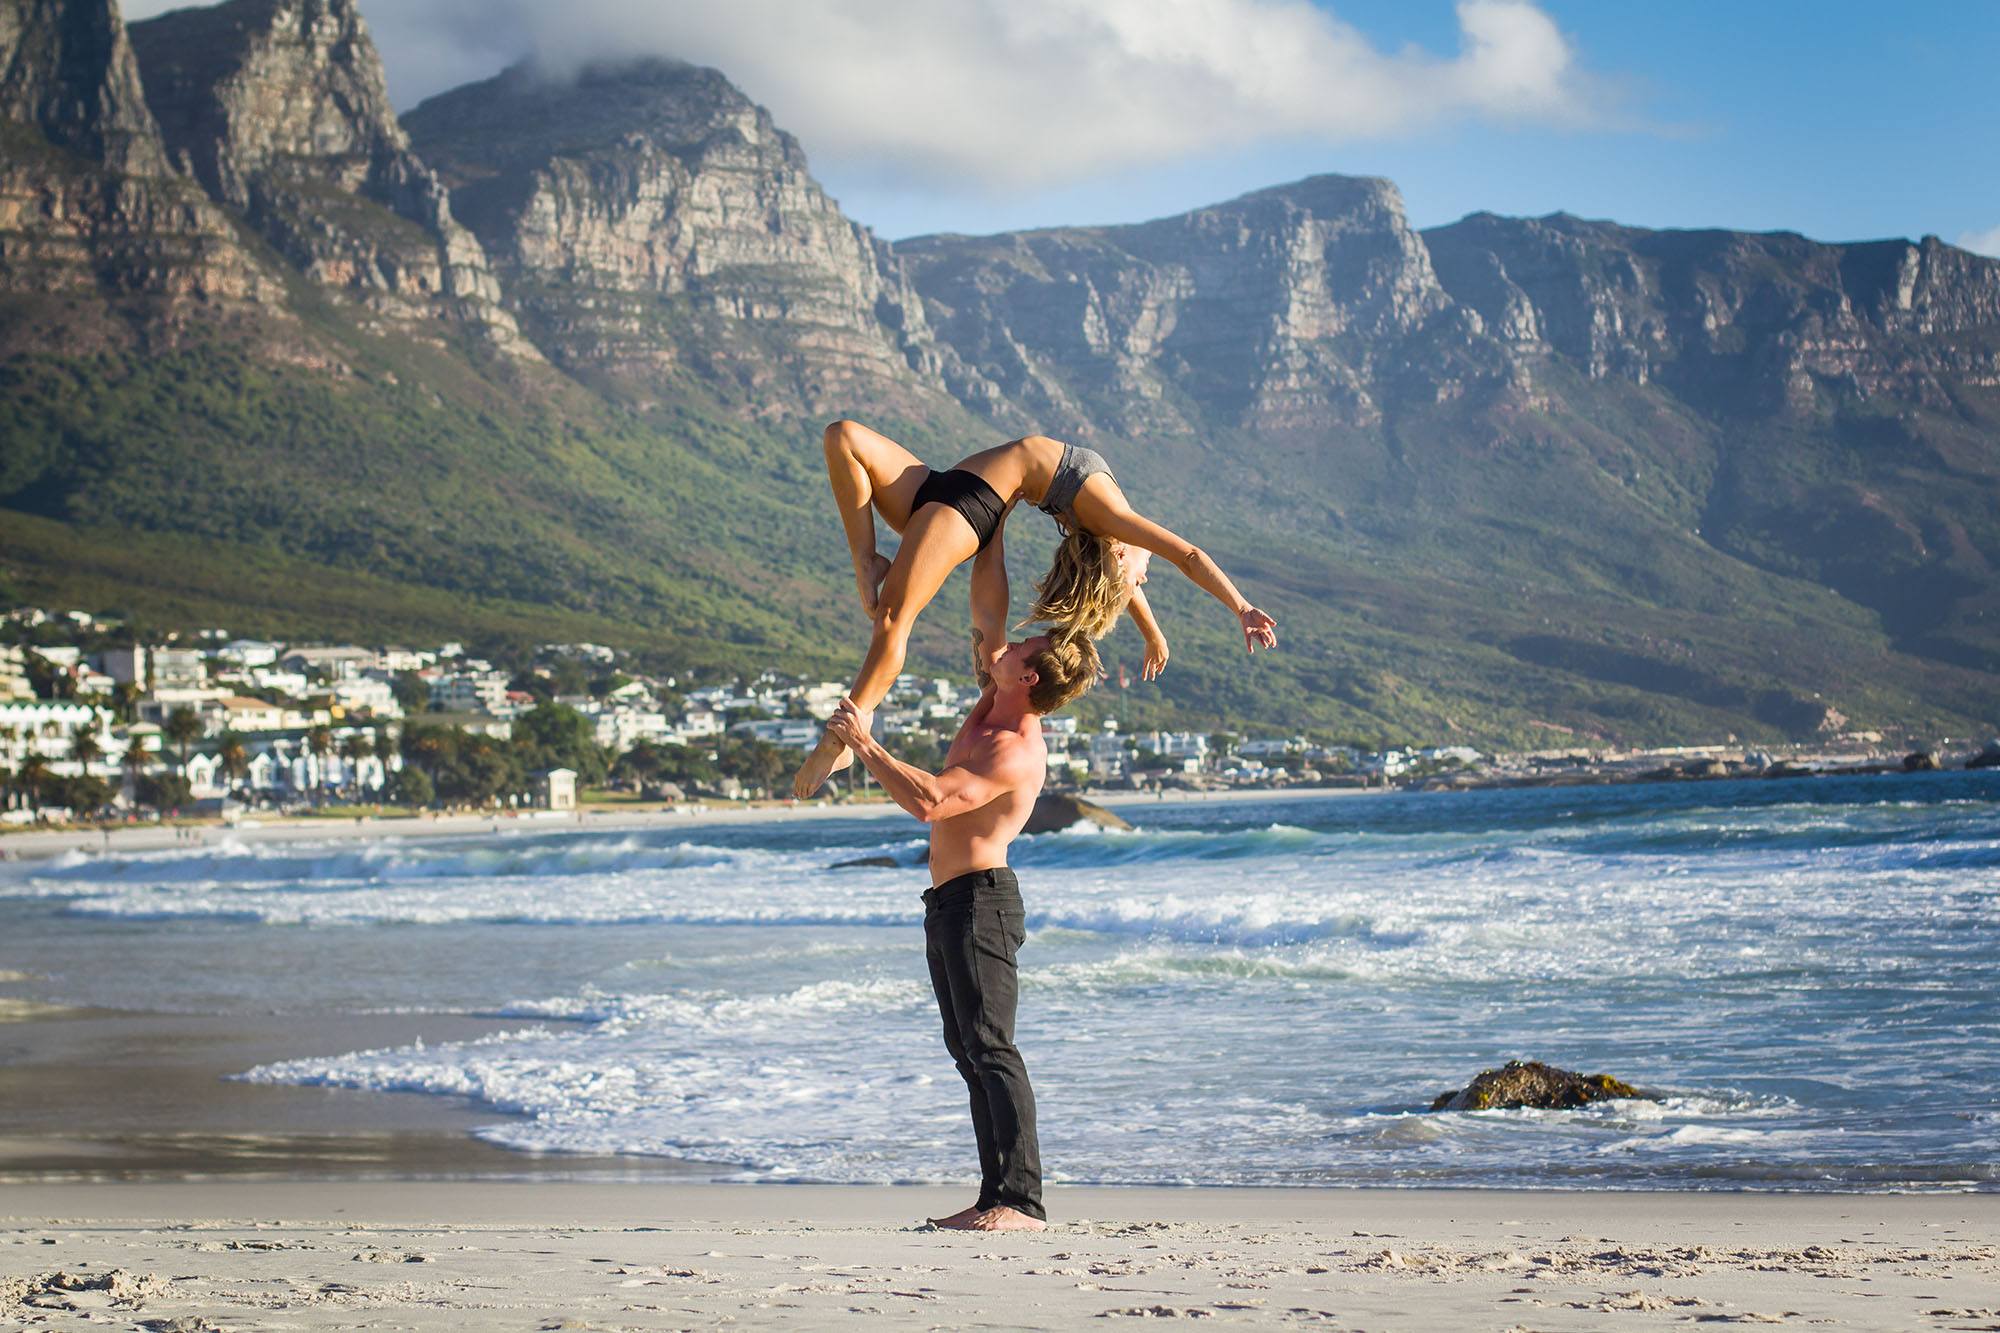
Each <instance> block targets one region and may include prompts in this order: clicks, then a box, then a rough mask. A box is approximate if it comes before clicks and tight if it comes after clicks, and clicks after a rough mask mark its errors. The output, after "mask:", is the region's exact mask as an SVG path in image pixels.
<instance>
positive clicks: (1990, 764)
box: [1965, 736, 2000, 768]
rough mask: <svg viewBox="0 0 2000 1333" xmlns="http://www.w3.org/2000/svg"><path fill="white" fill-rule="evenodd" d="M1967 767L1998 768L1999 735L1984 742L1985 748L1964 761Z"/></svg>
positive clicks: (1999, 756) (1999, 758) (1999, 765)
mask: <svg viewBox="0 0 2000 1333" xmlns="http://www.w3.org/2000/svg"><path fill="white" fill-rule="evenodd" d="M1965 766H1966V767H1967V768H2000V736H1996V737H1995V738H1993V739H1992V740H1990V741H1988V742H1986V748H1985V749H1983V750H1981V751H1980V752H1979V753H1978V754H1976V755H1974V756H1972V758H1970V759H1968V760H1966V761H1965Z"/></svg>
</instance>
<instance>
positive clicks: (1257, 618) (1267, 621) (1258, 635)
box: [1236, 606, 1278, 653]
mask: <svg viewBox="0 0 2000 1333" xmlns="http://www.w3.org/2000/svg"><path fill="white" fill-rule="evenodd" d="M1236 618H1237V619H1238V620H1240V621H1242V622H1243V646H1244V647H1245V648H1247V649H1249V650H1250V651H1251V652H1253V653H1254V652H1256V651H1257V645H1259V644H1262V645H1263V646H1264V647H1266V648H1276V647H1277V646H1278V622H1277V621H1275V620H1273V619H1271V617H1269V616H1267V615H1265V614H1264V613H1263V612H1262V611H1259V610H1258V609H1257V608H1256V607H1254V606H1253V607H1249V608H1247V609H1245V610H1244V611H1243V612H1241V613H1240V614H1239V615H1238V616H1237V617H1236Z"/></svg>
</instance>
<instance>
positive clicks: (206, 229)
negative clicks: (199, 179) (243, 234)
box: [0, 0, 276, 350]
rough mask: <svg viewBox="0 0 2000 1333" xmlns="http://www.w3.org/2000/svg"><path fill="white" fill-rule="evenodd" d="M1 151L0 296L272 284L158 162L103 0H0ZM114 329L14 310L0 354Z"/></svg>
mask: <svg viewBox="0 0 2000 1333" xmlns="http://www.w3.org/2000/svg"><path fill="white" fill-rule="evenodd" d="M0 146H4V152H3V153H0V291H5V292H10V293H14V294H16V295H18V296H20V297H23V298H28V297H36V296H46V295H49V294H53V293H81V292H95V291H100V290H102V291H105V292H107V293H108V294H110V295H111V296H112V297H113V298H114V299H125V298H166V299H167V300H168V301H169V302H170V303H179V302H184V301H188V300H195V301H209V302H218V301H219V302H230V301H246V300H258V299H263V298H264V297H267V296H269V295H270V294H271V293H272V292H273V291H274V290H275V288H276V283H275V281H274V280H273V278H272V277H271V276H270V275H268V274H267V273H265V272H264V271H263V270H262V268H261V266H259V265H258V264H256V263H255V262H254V261H253V260H252V259H251V258H250V257H249V256H248V255H247V254H246V253H245V251H244V250H243V248H242V247H241V246H240V245H239V244H238V241H237V237H236V233H235V230H234V228H233V227H232V226H231V224H230V222H229V220H228V218H227V217H226V216H225V215H224V214H223V213H222V212H221V211H220V210H218V209H216V208H215V207H214V206H213V205H211V204H210V203H209V202H208V201H207V200H206V199H204V198H203V197H202V194H201V192H200V190H199V189H196V188H195V187H194V185H193V183H192V182H191V181H188V180H187V179H185V178H184V177H181V176H179V175H178V174H177V173H175V172H174V171H173V170H172V168H171V167H170V166H169V165H168V162H167V156H166V153H165V151H164V149H163V148H162V146H161V143H160V139H159V135H158V132H157V129H156V127H155V126H154V123H153V118H152V116H151V114H150V113H149V112H148V111H147V109H146V103H145V100H144V97H143V95H142V93H141V91H140V82H139V71H138V65H137V63H136V61H135V60H134V59H133V55H132V48H131V46H130V44H129V43H128V42H127V40H126V37H125V28H124V24H123V23H122V22H121V21H120V19H119V14H118V8H117V5H116V4H115V3H114V2H113V0H0ZM178 318H180V316H178V315H170V316H169V317H168V321H167V322H168V323H169V324H171V323H172V322H173V321H174V320H176V319H178ZM114 323H115V321H106V320H104V319H101V318H99V317H97V312H96V311H95V310H93V309H90V308H84V309H78V310H72V311H70V312H68V313H67V314H61V315H58V314H55V313H54V312H51V311H49V310H47V309H43V308H41V307H40V306H36V305H32V304H29V305H21V306H19V308H17V309H16V310H15V311H14V312H13V315H12V317H11V318H10V319H8V320H4V321H0V327H3V329H4V331H0V348H14V347H22V346H29V347H39V348H42V349H43V350H54V349H60V348H63V347H66V346H73V345H82V344H88V343H91V342H94V341H96V340H97V339H99V338H101V337H104V336H107V334H108V333H110V332H111V331H112V329H113V326H114Z"/></svg>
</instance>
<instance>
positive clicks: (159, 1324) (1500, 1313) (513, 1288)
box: [0, 1181, 2000, 1331]
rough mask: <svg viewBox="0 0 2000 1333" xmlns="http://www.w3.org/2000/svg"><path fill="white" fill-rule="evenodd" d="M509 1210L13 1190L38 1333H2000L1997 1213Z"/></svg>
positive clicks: (1412, 1202) (1521, 1204) (359, 1186)
mask: <svg viewBox="0 0 2000 1333" xmlns="http://www.w3.org/2000/svg"><path fill="white" fill-rule="evenodd" d="M960 1193H961V1192H960V1191H945V1190H939V1189H929V1188H923V1189H919V1188H894V1187H875V1188H868V1187H855V1188H847V1187H813V1186H744V1187H731V1186H702V1185H672V1184H666V1185H631V1184H626V1185H613V1184H574V1183H534V1184H524V1183H510V1182H496V1181H481V1182H453V1183H448V1184H436V1183H431V1184H421V1183H412V1182H401V1183H389V1182H373V1183H357V1182H340V1181H334V1182H326V1181H318V1182H261V1183H247V1182H246V1183H221V1184H218V1183H208V1182H193V1183H148V1184H117V1185H112V1184H101V1185H79V1184H69V1185H10V1186H9V1187H8V1188H7V1190H6V1194H5V1205H4V1208H0V1213H4V1219H0V1228H4V1243H0V1320H4V1321H6V1322H7V1323H8V1324H9V1325H10V1326H15V1327H23V1328H79V1327H84V1326H85V1325H86V1323H87V1324H88V1326H90V1327H128V1328H145V1329H154V1330H164V1329H174V1330H183V1331H190V1330H220V1329H245V1328H287V1329H335V1328H406V1329H412V1328H413V1329H433V1328H435V1329H444V1328H495V1329H503V1328H513V1329H531V1328H543V1329H552V1328H580V1329H671V1328H696V1327H712V1326H715V1325H718V1324H731V1325H737V1326H746V1327H772V1326H789V1327H802V1328H969V1327H988V1328H1035V1329H1041V1328H1049V1329H1055V1328H1076V1327H1085V1326H1094V1321H1095V1320H1098V1319H1105V1320H1114V1321H1115V1320H1123V1319H1143V1320H1153V1319H1209V1320H1214V1321H1216V1322H1218V1323H1233V1324H1242V1325H1250V1326H1261V1327H1281V1326H1295V1325H1306V1326H1318V1327H1330V1328H1342V1329H1442V1328H1481V1329H1496V1330H1497V1329H1522V1330H1525V1329H1549V1330H1562V1329H1607V1328H1630V1329H1644V1328H1659V1327H1666V1326H1680V1325H1702V1324H1783V1325H1801V1326H1802V1325H1813V1326H1819V1327H1838V1328H1865V1329H1992V1328H1995V1327H2000V1198H1996V1197H1994V1196H1991V1195H1978V1196H1963V1195H1961V1196H1942V1197H1909V1196H1900V1197H1899V1196H1875V1197H1853V1196H1825V1195H1821V1196H1800V1195H1790V1196H1783V1195H1780V1196H1773V1195H1743V1194H1639V1195H1634V1194H1564V1193H1553V1192H1537V1193H1502V1192H1475V1191H1457V1192H1454V1191H1422V1190H1411V1191H1344V1190H1318V1191H1302V1190H1236V1189H1215V1190H1209V1189H1188V1190H1158V1189H1133V1190H1106V1189H1073V1190H1059V1191H1057V1192H1055V1193H1054V1194H1053V1195H1052V1196H1051V1199H1050V1203H1051V1206H1052V1208H1053V1209H1054V1210H1055V1212H1054V1216H1055V1217H1056V1219H1057V1221H1056V1223H1055V1225H1053V1226H1051V1228H1050V1229H1049V1230H1048V1231H1047V1232H1045V1233H1042V1234H1039V1235H976V1234H967V1233H954V1232H941V1231H936V1230H933V1229H931V1228H928V1227H927V1226H925V1225H924V1224H923V1223H922V1221H921V1219H922V1218H923V1216H924V1215H925V1214H927V1213H941V1212H944V1211H947V1210H949V1209H951V1208H954V1207H956V1206H957V1205H958V1204H959V1203H960V1202H962V1200H961V1199H960V1198H959V1194H960Z"/></svg>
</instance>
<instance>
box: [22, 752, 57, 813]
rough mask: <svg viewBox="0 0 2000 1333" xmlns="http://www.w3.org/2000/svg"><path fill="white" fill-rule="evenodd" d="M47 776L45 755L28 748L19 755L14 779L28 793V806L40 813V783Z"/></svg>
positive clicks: (47, 769)
mask: <svg viewBox="0 0 2000 1333" xmlns="http://www.w3.org/2000/svg"><path fill="white" fill-rule="evenodd" d="M48 776H49V761H48V757H47V756H46V755H44V754H42V753H41V752H40V751H39V750H30V751H28V752H27V753H26V754H25V755H23V756H21V767H20V771H19V772H17V773H15V775H14V781H15V783H16V784H17V785H18V786H19V787H20V788H21V790H22V791H24V792H26V793H27V794H28V806H29V808H30V809H32V810H34V811H35V812H36V813H37V814H39V813H41V809H42V783H44V782H46V781H47V780H48Z"/></svg>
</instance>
